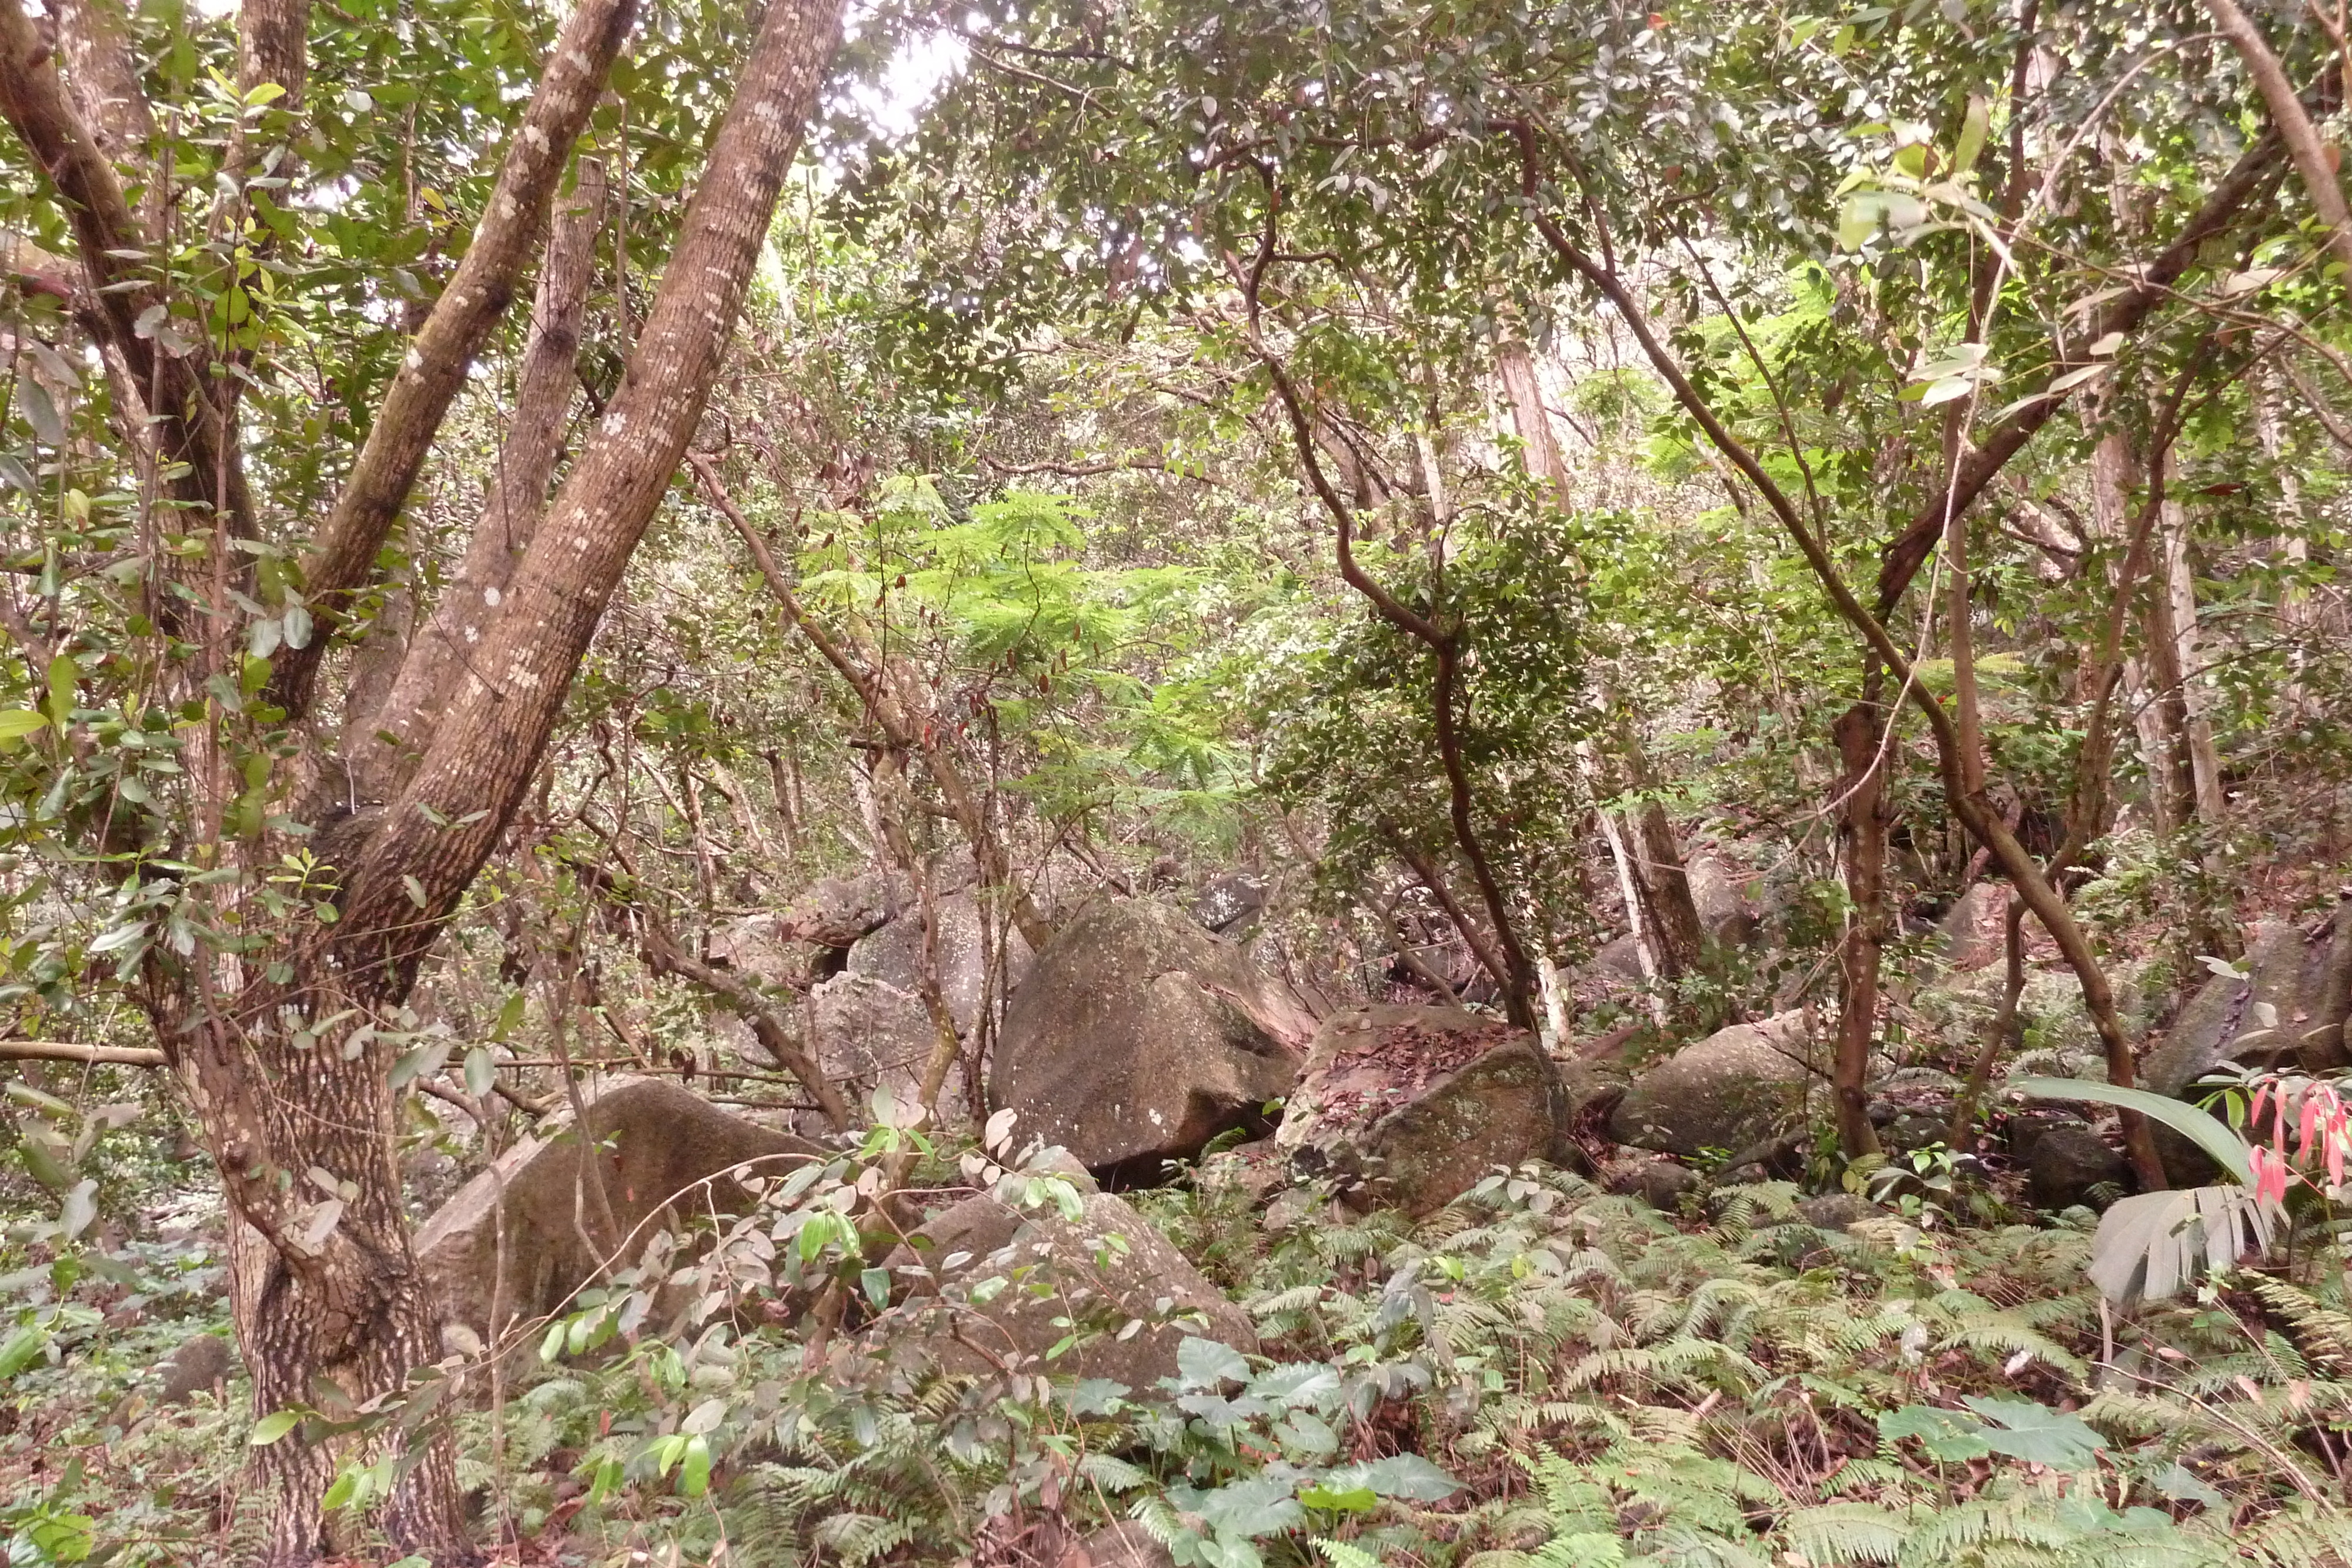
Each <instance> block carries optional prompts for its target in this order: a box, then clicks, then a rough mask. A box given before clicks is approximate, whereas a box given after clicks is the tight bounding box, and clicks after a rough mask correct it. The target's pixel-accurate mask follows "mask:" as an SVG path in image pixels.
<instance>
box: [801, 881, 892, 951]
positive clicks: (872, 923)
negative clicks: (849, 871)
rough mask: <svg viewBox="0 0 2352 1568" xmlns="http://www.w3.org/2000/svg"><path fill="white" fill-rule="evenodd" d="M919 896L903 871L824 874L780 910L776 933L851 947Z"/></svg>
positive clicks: (830, 945) (825, 945)
mask: <svg viewBox="0 0 2352 1568" xmlns="http://www.w3.org/2000/svg"><path fill="white" fill-rule="evenodd" d="M914 898H915V894H914V883H913V881H912V880H911V879H910V878H908V876H907V875H906V874H905V873H892V874H890V875H888V876H885V875H883V874H882V873H880V872H870V871H869V872H865V873H860V874H858V875H856V876H829V877H825V878H824V879H823V880H822V881H819V882H815V883H811V884H810V885H809V886H808V888H807V889H806V890H804V891H803V893H802V894H800V895H799V896H798V897H796V898H794V899H793V901H792V902H791V903H790V904H786V905H784V907H783V908H782V910H779V911H778V912H777V914H776V917H775V929H776V935H777V936H778V937H779V938H781V939H782V940H783V941H787V942H814V943H815V944H816V945H817V946H820V947H846V946H849V945H850V944H851V943H853V942H855V941H856V940H857V939H858V938H859V937H861V936H865V935H866V933H867V932H869V931H873V930H877V929H878V928H879V927H880V926H881V925H883V923H884V922H886V921H888V920H890V919H893V918H894V917H896V916H897V915H898V914H899V913H900V912H902V911H904V910H906V909H907V908H908V907H909V906H911V905H912V904H913V903H914Z"/></svg>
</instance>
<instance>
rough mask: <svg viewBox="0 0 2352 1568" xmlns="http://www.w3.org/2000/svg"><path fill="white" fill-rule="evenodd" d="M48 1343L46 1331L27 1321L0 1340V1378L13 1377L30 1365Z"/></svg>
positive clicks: (37, 1358)
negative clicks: (14, 1331) (23, 1325)
mask: <svg viewBox="0 0 2352 1568" xmlns="http://www.w3.org/2000/svg"><path fill="white" fill-rule="evenodd" d="M48 1343H49V1336H48V1334H47V1332H46V1331H44V1330H41V1329H37V1328H35V1327H33V1326H32V1325H30V1324H29V1323H28V1324H26V1326H25V1327H23V1328H20V1329H18V1330H17V1331H16V1333H12V1334H10V1335H9V1336H8V1337H7V1338H6V1339H5V1340H0V1378H9V1377H14V1376H16V1375H17V1374H18V1373H20V1372H22V1371H24V1370H25V1368H26V1367H28V1366H30V1365H32V1364H33V1363H34V1362H36V1361H37V1360H39V1359H40V1356H41V1353H42V1352H43V1351H44V1350H46V1349H47V1348H48Z"/></svg>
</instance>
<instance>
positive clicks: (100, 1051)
mask: <svg viewBox="0 0 2352 1568" xmlns="http://www.w3.org/2000/svg"><path fill="white" fill-rule="evenodd" d="M0 1061H83V1062H89V1063H90V1064H92V1065H94V1066H106V1067H165V1066H169V1065H170V1061H171V1059H170V1058H168V1057H166V1056H165V1055H164V1054H163V1052H162V1051H153V1050H150V1049H148V1048H146V1047H143V1046H135V1045H80V1044H77V1043H75V1042H74V1041H72V1040H0Z"/></svg>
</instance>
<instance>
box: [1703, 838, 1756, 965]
mask: <svg viewBox="0 0 2352 1568" xmlns="http://www.w3.org/2000/svg"><path fill="white" fill-rule="evenodd" d="M1689 876H1690V890H1691V903H1692V904H1693V905H1694V906H1695V907H1696V909H1697V910H1698V920H1699V924H1700V925H1703V926H1705V927H1706V934H1707V936H1710V937H1712V938H1713V939H1714V940H1715V941H1716V942H1717V944H1719V945H1720V946H1726V947H1745V946H1748V943H1750V942H1752V941H1754V940H1755V939H1756V930H1757V920H1756V911H1755V910H1754V909H1753V908H1752V907H1750V906H1749V904H1748V894H1747V891H1746V888H1745V887H1744V885H1743V883H1742V878H1741V877H1740V874H1739V873H1738V872H1737V871H1735V870H1734V869H1733V868H1732V867H1731V866H1730V865H1729V864H1728V863H1727V862H1725V861H1724V860H1723V859H1722V858H1721V857H1720V856H1718V855H1716V854H1713V853H1711V852H1700V853H1698V854H1695V855H1693V856H1692V857H1691V860H1690V866H1689Z"/></svg>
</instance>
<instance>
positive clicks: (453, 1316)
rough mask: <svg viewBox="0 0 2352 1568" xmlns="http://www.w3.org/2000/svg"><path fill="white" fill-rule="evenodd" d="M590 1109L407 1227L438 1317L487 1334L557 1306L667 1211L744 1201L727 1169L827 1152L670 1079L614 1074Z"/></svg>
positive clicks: (522, 1147) (625, 1255) (787, 1166)
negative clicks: (416, 1227) (420, 1223)
mask: <svg viewBox="0 0 2352 1568" xmlns="http://www.w3.org/2000/svg"><path fill="white" fill-rule="evenodd" d="M586 1112H587V1117H586V1121H585V1123H584V1124H564V1125H562V1126H560V1127H557V1128H555V1129H552V1130H551V1131H549V1132H547V1133H545V1134H542V1135H541V1136H538V1137H532V1138H526V1139H524V1140H523V1141H522V1142H521V1143H519V1144H517V1145H515V1146H514V1147H512V1148H510V1149H509V1150H507V1152H506V1153H504V1154H503V1155H499V1157H498V1158H497V1159H496V1160H494V1161H492V1162H491V1163H490V1166H489V1168H488V1169H487V1170H485V1171H483V1172H482V1173H481V1174H480V1175H478V1176H475V1177H474V1179H473V1180H471V1181H469V1182H467V1184H466V1185H465V1186H462V1187H460V1188H458V1189H457V1196H455V1197H452V1198H450V1199H449V1201H448V1202H446V1203H445V1204H443V1205H442V1206H441V1207H440V1208H438V1209H437V1210H436V1211H435V1212H434V1214H433V1216H432V1218H429V1219H427V1220H426V1221H425V1224H424V1226H423V1227H422V1228H420V1229H419V1230H418V1231H417V1233H416V1253H417V1262H418V1266H419V1267H420V1268H421V1269H422V1270H423V1271H424V1274H425V1280H426V1281H427V1283H428V1286H429V1288H430V1289H431V1290H432V1291H434V1292H435V1295H436V1299H437V1300H439V1301H440V1302H441V1303H442V1309H443V1317H444V1320H445V1321H446V1322H453V1323H459V1324H463V1325H464V1326H465V1327H467V1328H469V1329H472V1330H474V1331H475V1332H477V1333H480V1334H482V1335H483V1336H484V1337H486V1338H487V1337H489V1336H490V1335H491V1334H492V1333H493V1332H494V1331H497V1330H499V1329H502V1328H503V1327H504V1326H505V1325H506V1324H507V1323H509V1322H513V1321H514V1320H515V1319H517V1318H527V1317H536V1316H539V1315H540V1314H541V1313H545V1312H553V1311H555V1310H557V1309H558V1308H559V1307H561V1306H562V1303H563V1302H564V1301H566V1300H567V1299H568V1298H570V1296H571V1295H572V1292H573V1291H577V1290H578V1289H579V1288H580V1287H581V1286H582V1285H583V1284H585V1283H587V1282H588V1281H590V1280H591V1279H592V1278H593V1276H594V1275H595V1273H596V1271H597V1269H598V1266H599V1264H600V1263H601V1262H604V1261H605V1260H613V1261H614V1262H619V1261H622V1260H629V1259H634V1258H635V1256H636V1254H637V1253H638V1252H639V1251H641V1250H642V1249H643V1247H644V1245H645V1242H646V1239H647V1238H648V1237H649V1236H650V1235H651V1234H652V1231H653V1228H654V1224H653V1223H649V1222H654V1221H656V1216H659V1215H661V1213H662V1211H663V1210H664V1209H665V1208H667V1207H670V1206H672V1205H677V1207H678V1209H679V1210H681V1211H682V1212H686V1213H692V1212H700V1211H704V1210H706V1209H707V1208H709V1207H711V1206H713V1205H715V1206H716V1207H718V1208H719V1209H720V1210H721V1211H722V1212H725V1211H733V1210H740V1208H741V1207H744V1206H746V1205H747V1204H748V1203H749V1202H750V1199H751V1195H750V1193H749V1191H748V1190H747V1189H746V1188H744V1187H743V1186H741V1185H740V1183H739V1182H738V1181H737V1180H736V1179H735V1178H736V1176H739V1175H753V1176H782V1175H785V1174H787V1173H788V1172H790V1171H791V1170H792V1169H793V1166H794V1165H796V1164H797V1163H799V1162H800V1161H802V1160H805V1159H812V1158H821V1157H823V1155H822V1152H821V1151H820V1150H819V1149H818V1148H817V1146H816V1145H814V1144H811V1143H809V1142H807V1141H806V1140H804V1139H801V1138H796V1137H793V1135H792V1134H788V1133H779V1132H776V1131H774V1130H772V1128H768V1127H763V1126H761V1125H760V1124H758V1123H756V1122H751V1121H747V1120H745V1119H744V1118H743V1117H740V1116H737V1115H733V1114H731V1113H728V1112H726V1111H723V1110H721V1109H719V1107H718V1106H716V1105H713V1104H712V1103H710V1102H709V1101H708V1100H705V1099H703V1098H702V1096H700V1095H699V1094H697V1093H695V1092H693V1091H692V1090H689V1089H686V1088H684V1087H681V1086H680V1085H678V1084H677V1083H675V1082H670V1081H668V1080H667V1079H646V1078H640V1079H627V1080H623V1081H621V1082H614V1083H613V1084H610V1085H609V1086H607V1087H605V1088H604V1090H603V1092H600V1093H598V1094H597V1095H596V1096H595V1098H594V1099H593V1100H590V1101H588V1102H587V1104H586ZM599 1188H601V1189H602V1197H601V1200H600V1198H599V1196H598V1189H599ZM608 1216H609V1223H608ZM592 1243H593V1251H592V1250H591V1246H592ZM502 1260H503V1264H504V1267H503V1269H501V1266H500V1265H501V1261H502Z"/></svg>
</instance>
